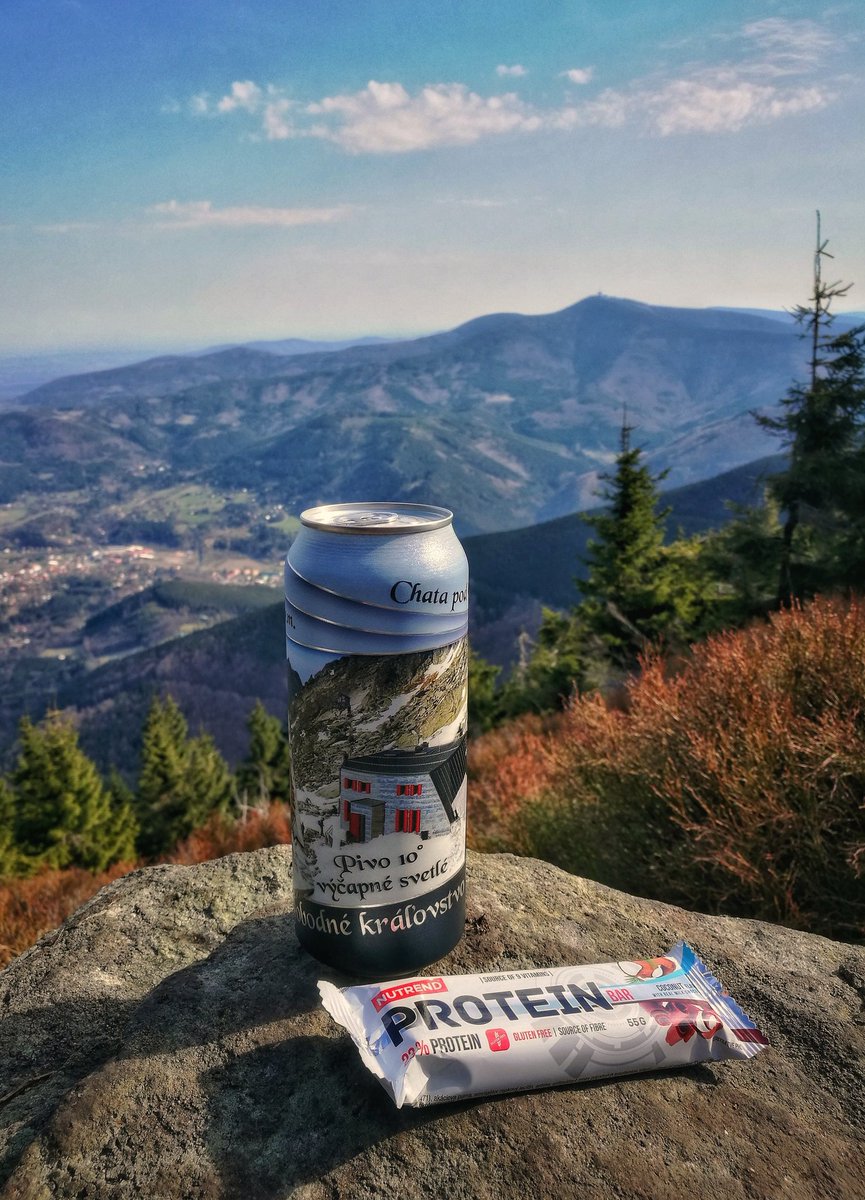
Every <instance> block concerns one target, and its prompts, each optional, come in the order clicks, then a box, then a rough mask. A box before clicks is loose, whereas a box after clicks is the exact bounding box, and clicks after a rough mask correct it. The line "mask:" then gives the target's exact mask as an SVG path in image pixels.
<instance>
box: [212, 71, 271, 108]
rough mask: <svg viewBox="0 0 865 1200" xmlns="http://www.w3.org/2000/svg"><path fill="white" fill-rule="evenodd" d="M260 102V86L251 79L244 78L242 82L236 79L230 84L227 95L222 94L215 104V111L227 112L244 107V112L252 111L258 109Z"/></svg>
mask: <svg viewBox="0 0 865 1200" xmlns="http://www.w3.org/2000/svg"><path fill="white" fill-rule="evenodd" d="M260 104H261V88H260V87H259V86H258V84H257V83H253V82H252V80H251V79H245V80H243V81H242V82H241V81H238V82H235V83H233V84H232V85H231V92H230V94H229V95H228V96H223V97H222V99H221V100H220V101H219V102H218V104H217V105H216V109H217V112H221V113H227V112H234V110H235V109H237V108H242V109H245V111H246V112H250V113H254V112H256V111H257V110H258V107H259V105H260Z"/></svg>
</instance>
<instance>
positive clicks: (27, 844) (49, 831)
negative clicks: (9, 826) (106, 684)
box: [12, 712, 135, 871]
mask: <svg viewBox="0 0 865 1200" xmlns="http://www.w3.org/2000/svg"><path fill="white" fill-rule="evenodd" d="M12 786H13V788H14V791H15V796H16V801H17V809H18V813H17V819H16V839H17V842H18V846H19V850H20V853H21V856H22V859H23V860H24V861H25V862H26V863H27V864H28V865H29V866H30V867H39V866H49V867H56V868H61V867H68V866H80V867H86V868H87V869H88V870H91V871H104V870H105V868H106V867H107V866H109V865H110V864H111V863H113V862H118V861H120V860H123V859H132V858H133V857H134V842H135V820H134V817H133V814H132V812H131V810H130V808H129V805H128V804H123V803H120V804H115V803H114V802H113V800H112V796H111V793H110V792H109V791H108V789H107V788H106V787H105V785H104V784H103V782H102V779H101V778H100V776H99V772H98V771H97V769H96V767H95V765H94V764H93V762H91V760H90V759H89V758H88V757H87V755H86V754H84V752H83V751H82V750H81V749H80V747H79V745H78V734H77V732H76V730H75V729H74V727H73V726H72V725H71V724H70V723H69V722H67V721H64V720H63V719H62V718H61V717H60V715H59V714H58V713H54V712H52V713H49V714H48V715H47V716H46V718H45V719H44V721H42V722H41V723H40V724H39V725H34V724H33V723H32V721H31V720H30V719H29V717H24V718H23V719H22V721H21V723H20V726H19V753H18V761H17V763H16V766H15V769H14V771H13V774H12Z"/></svg>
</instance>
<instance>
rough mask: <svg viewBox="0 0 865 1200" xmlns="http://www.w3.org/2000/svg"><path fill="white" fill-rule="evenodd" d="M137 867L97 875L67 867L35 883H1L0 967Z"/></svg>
mask: <svg viewBox="0 0 865 1200" xmlns="http://www.w3.org/2000/svg"><path fill="white" fill-rule="evenodd" d="M134 867H135V864H134V863H116V864H115V865H114V866H113V867H109V869H108V870H107V871H102V872H100V873H99V874H96V875H94V874H92V873H91V872H90V871H85V870H84V868H83V867H68V868H67V869H66V870H64V871H44V872H43V873H42V874H41V875H36V876H34V877H33V878H32V879H10V880H7V881H6V882H5V883H4V882H0V967H5V966H6V964H7V963H8V962H11V961H12V959H13V958H15V956H16V955H18V954H21V953H22V952H23V951H24V950H26V949H27V947H28V946H32V945H33V943H34V942H36V941H38V940H39V938H41V937H42V935H43V934H44V933H48V931H49V930H51V929H55V928H56V927H57V926H58V925H62V923H63V922H64V921H65V920H66V918H67V917H68V916H69V915H70V914H71V913H73V912H74V911H75V910H76V909H77V908H80V907H81V905H82V904H84V903H85V902H86V901H87V900H89V899H90V898H91V897H92V896H94V895H95V894H96V893H97V892H98V891H99V889H100V888H101V887H104V886H105V884H107V883H112V882H113V881H114V880H115V879H119V878H120V876H121V875H126V874H127V873H128V872H129V871H131V870H133V869H134Z"/></svg>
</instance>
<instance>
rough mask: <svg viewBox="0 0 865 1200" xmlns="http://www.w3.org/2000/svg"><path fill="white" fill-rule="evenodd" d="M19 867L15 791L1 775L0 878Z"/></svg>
mask: <svg viewBox="0 0 865 1200" xmlns="http://www.w3.org/2000/svg"><path fill="white" fill-rule="evenodd" d="M17 868H18V848H17V846H16V844H15V793H14V792H13V791H12V788H11V786H10V785H9V782H8V780H6V779H4V777H3V776H2V775H0V878H2V877H3V876H4V875H14V874H15V873H16V871H17Z"/></svg>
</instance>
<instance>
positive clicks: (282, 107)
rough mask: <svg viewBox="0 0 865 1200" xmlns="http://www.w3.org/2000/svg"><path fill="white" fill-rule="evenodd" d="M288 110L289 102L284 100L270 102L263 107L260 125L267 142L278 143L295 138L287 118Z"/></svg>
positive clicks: (293, 130) (294, 131)
mask: <svg viewBox="0 0 865 1200" xmlns="http://www.w3.org/2000/svg"><path fill="white" fill-rule="evenodd" d="M290 108H291V101H290V100H285V99H282V100H271V101H269V102H268V103H267V104H266V105H265V106H264V115H263V117H262V120H261V125H262V129H263V130H264V136H265V137H266V138H267V140H268V141H269V142H280V141H284V140H285V139H286V138H290V137H294V136H295V133H296V130H295V128H294V126H293V125H292V124H291V122H290V121H289V120H288V117H287V113H288V111H289V109H290Z"/></svg>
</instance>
